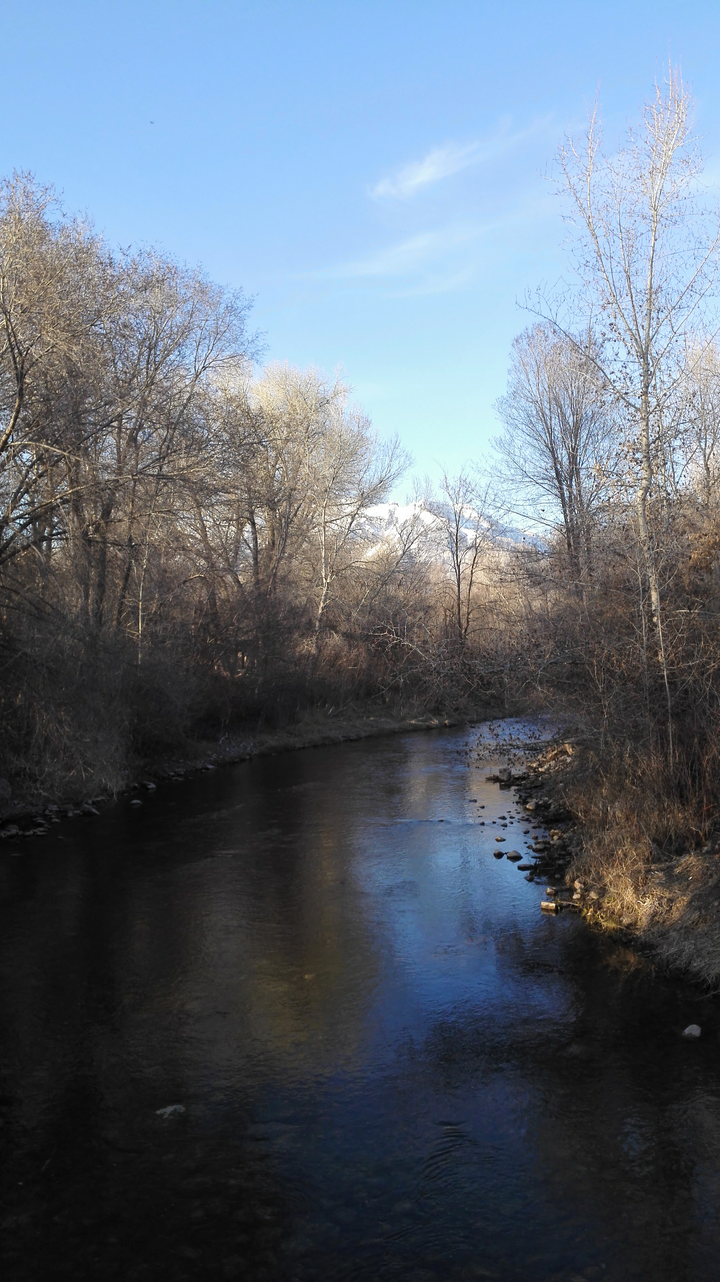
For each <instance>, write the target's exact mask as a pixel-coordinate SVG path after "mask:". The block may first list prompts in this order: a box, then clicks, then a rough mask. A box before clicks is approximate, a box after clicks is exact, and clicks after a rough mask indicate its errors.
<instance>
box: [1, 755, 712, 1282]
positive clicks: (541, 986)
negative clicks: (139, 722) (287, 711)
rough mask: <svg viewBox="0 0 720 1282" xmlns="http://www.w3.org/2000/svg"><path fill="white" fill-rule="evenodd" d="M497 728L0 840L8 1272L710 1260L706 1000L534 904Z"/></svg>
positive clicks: (394, 1271) (207, 784)
mask: <svg viewBox="0 0 720 1282" xmlns="http://www.w3.org/2000/svg"><path fill="white" fill-rule="evenodd" d="M476 738H477V732H476V731H472V730H462V731H448V732H438V733H431V734H414V735H407V736H398V737H394V738H386V739H378V740H366V741H364V742H361V743H355V744H348V745H345V746H343V747H340V748H324V749H319V750H313V751H305V752H296V753H294V754H288V755H283V756H277V757H271V758H263V759H257V760H255V761H251V762H247V763H245V764H242V765H239V766H235V767H229V768H225V769H222V770H217V771H215V772H214V773H212V774H206V775H201V776H198V777H196V778H193V779H191V780H189V781H188V780H186V781H185V782H183V783H176V784H163V785H162V786H160V787H159V788H158V790H157V792H155V793H152V794H150V793H142V794H140V795H141V796H142V799H143V805H142V807H132V806H131V805H130V803H129V800H123V801H121V802H120V803H119V804H118V805H116V806H114V807H110V808H109V809H108V810H106V811H105V812H104V814H103V815H101V816H100V817H99V818H95V819H87V820H84V819H83V820H75V821H73V822H72V823H66V824H63V825H59V826H56V827H54V828H53V829H52V830H51V832H50V834H49V835H48V836H47V837H37V838H35V839H34V840H33V841H26V842H24V843H23V844H22V845H19V844H17V843H16V844H15V851H13V850H10V849H8V847H9V846H13V843H12V842H7V841H6V842H5V843H4V846H3V848H2V850H1V851H0V893H1V896H2V908H1V919H0V931H1V933H0V963H1V966H2V972H1V978H0V1018H1V1020H2V1060H1V1061H0V1119H1V1121H2V1129H0V1144H1V1145H2V1152H3V1167H2V1170H3V1175H2V1189H1V1193H2V1206H1V1208H0V1222H1V1224H2V1229H1V1231H0V1232H1V1236H0V1250H1V1251H2V1259H3V1260H4V1261H5V1272H4V1276H5V1277H6V1278H7V1279H8V1282H10V1280H11V1279H12V1282H44V1280H45V1279H54V1278H65V1277H67V1278H69V1279H72V1280H73V1282H77V1280H78V1279H93V1280H94V1279H107V1278H109V1279H115V1278H116V1279H121V1280H122V1282H126V1280H132V1279H151V1280H154V1279H168V1282H169V1280H170V1279H172V1282H183V1280H185V1279H188V1280H193V1282H194V1280H195V1279H200V1278H203V1279H205V1278H210V1279H212V1278H217V1279H233V1278H247V1279H252V1282H262V1279H268V1280H274V1279H278V1280H283V1282H285V1280H287V1282H292V1280H293V1279H295V1280H297V1282H306V1280H307V1282H309V1280H310V1279H317V1280H318V1282H326V1280H332V1279H338V1280H340V1279H342V1280H347V1282H349V1280H350V1279H358V1280H359V1279H363V1280H364V1279H368V1280H370V1279H373V1280H374V1279H379V1280H383V1279H401V1280H402V1282H405V1280H409V1282H432V1279H465V1278H468V1279H473V1278H481V1279H483V1278H498V1279H503V1280H507V1282H543V1280H544V1279H562V1280H563V1282H570V1280H571V1279H575V1280H577V1279H592V1278H602V1279H617V1280H618V1282H625V1280H626V1279H643V1280H644V1279H647V1280H648V1282H665V1280H667V1282H680V1280H682V1279H686V1278H687V1279H715V1278H718V1277H720V1253H719V1252H720V1229H719V1228H718V1223H717V1211H718V1206H719V1204H720V1179H719V1171H720V1021H719V1020H718V1018H717V1014H716V1005H715V1001H714V1000H713V998H711V997H702V996H701V995H700V994H698V993H697V992H696V991H694V990H693V989H692V988H690V987H685V986H683V985H681V984H674V983H670V982H668V981H665V980H661V979H659V978H658V977H656V976H653V974H652V970H651V968H650V967H649V965H648V964H647V962H643V961H642V959H640V958H638V957H636V956H635V955H634V954H633V953H632V952H631V951H630V950H628V949H627V948H624V947H622V946H621V945H613V944H612V943H608V942H607V941H605V940H602V939H601V938H599V937H598V936H596V935H595V934H593V933H592V932H591V931H590V930H589V929H588V928H587V927H586V926H585V925H584V923H583V922H582V921H581V920H579V919H578V918H577V917H574V916H571V915H570V914H563V915H561V916H560V917H544V916H543V915H542V914H541V913H540V907H539V905H540V899H541V898H542V897H543V891H544V886H543V885H542V884H533V883H532V882H528V880H527V879H526V877H525V876H524V874H523V873H522V872H520V871H518V869H517V867H516V866H514V865H512V864H511V863H508V862H507V860H506V859H501V860H498V859H495V858H493V852H494V851H496V850H498V848H504V849H509V848H510V847H511V846H514V847H515V848H516V849H518V850H521V851H523V850H524V845H523V842H524V841H525V840H528V839H527V838H525V837H524V836H523V829H524V828H525V827H527V826H528V825H527V824H526V823H525V822H524V820H523V819H522V816H521V811H520V809H519V807H518V805H517V803H516V801H515V799H514V795H513V794H512V793H508V792H501V791H500V790H499V789H498V788H497V786H496V785H494V784H490V783H487V782H485V775H486V774H487V773H488V763H487V761H484V762H483V763H482V764H478V763H477V762H476V761H475V759H474V756H473V757H468V754H467V749H468V747H469V746H470V745H472V743H473V742H474V741H475V739H476ZM500 816H504V818H503V819H501V818H500ZM493 821H494V823H493ZM503 823H505V824H507V828H503V827H502V824H503ZM496 836H504V837H505V839H506V840H505V842H504V843H497V842H496V841H495V837H496ZM16 852H17V853H16ZM691 1022H693V1023H699V1024H701V1025H702V1028H703V1037H702V1038H701V1040H700V1041H699V1042H696V1043H690V1042H687V1041H683V1040H682V1038H681V1037H680V1033H681V1031H682V1029H683V1027H684V1026H685V1025H686V1024H689V1023H691ZM167 1110H171V1111H169V1112H168V1111H167Z"/></svg>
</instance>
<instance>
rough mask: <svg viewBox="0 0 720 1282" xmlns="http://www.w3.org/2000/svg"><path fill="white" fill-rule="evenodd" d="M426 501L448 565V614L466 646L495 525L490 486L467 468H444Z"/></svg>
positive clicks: (443, 556) (459, 638)
mask: <svg viewBox="0 0 720 1282" xmlns="http://www.w3.org/2000/svg"><path fill="white" fill-rule="evenodd" d="M426 505H427V508H428V510H429V511H430V512H432V514H433V516H434V517H435V521H436V526H435V533H436V537H437V542H438V549H439V552H440V556H441V557H442V558H443V560H445V561H446V563H447V565H448V569H449V574H450V582H451V601H452V604H451V606H450V608H449V610H448V615H449V618H450V620H451V628H452V632H453V634H454V636H455V639H456V641H457V644H458V645H459V646H460V648H463V647H464V646H465V644H466V642H467V639H468V633H469V631H470V625H471V623H472V619H473V615H474V613H475V608H476V592H477V587H478V574H479V570H480V566H481V563H482V556H483V553H484V552H485V551H486V550H487V548H488V547H489V545H490V543H491V541H492V536H493V531H494V527H495V522H494V521H493V518H492V517H491V515H490V502H489V487H488V485H487V484H484V483H483V482H482V481H481V480H480V478H479V476H478V475H477V474H475V473H473V472H472V471H470V470H469V469H467V468H463V469H462V470H461V471H460V472H459V473H458V474H457V476H450V475H449V474H448V473H447V472H443V473H442V479H441V482H440V492H439V494H438V495H437V497H431V498H428V499H427V501H426Z"/></svg>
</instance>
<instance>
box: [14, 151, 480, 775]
mask: <svg viewBox="0 0 720 1282" xmlns="http://www.w3.org/2000/svg"><path fill="white" fill-rule="evenodd" d="M259 354H260V343H259V340H258V337H257V336H256V335H254V334H253V332H252V330H251V328H250V304H249V301H248V299H247V298H246V297H245V296H244V295H243V294H242V292H230V291H228V290H225V289H222V288H220V287H219V286H217V285H215V284H214V283H212V282H211V281H209V280H208V279H207V278H206V277H205V276H204V275H203V274H202V272H200V271H198V270H191V269H188V268H185V267H183V266H180V265H179V264H177V263H176V262H174V261H173V260H172V259H170V258H169V257H168V256H166V255H163V254H160V253H157V252H155V251H152V250H143V251H133V250H129V251H123V252H117V251H112V250H111V249H110V248H109V247H108V246H107V244H106V243H105V242H104V241H103V239H102V238H101V237H99V236H98V235H97V234H96V233H95V232H94V231H93V229H92V227H91V226H90V225H89V224H88V223H87V222H86V221H84V220H82V219H78V218H73V217H70V216H68V215H67V214H66V213H65V212H64V211H63V209H62V208H61V207H60V205H59V203H58V201H57V198H56V196H55V194H54V192H53V191H52V189H49V188H44V187H42V186H40V185H39V184H38V183H36V182H35V181H34V180H33V179H32V177H31V176H28V175H23V174H16V175H14V176H13V177H12V178H11V179H10V180H8V181H6V182H5V183H4V184H3V186H2V189H1V190H0V423H1V424H2V426H1V427H0V629H1V631H0V664H1V665H2V673H3V678H2V686H1V689H0V711H1V713H2V719H3V726H4V734H3V737H2V747H1V748H0V757H1V758H2V759H1V760H0V774H2V775H3V776H8V777H9V778H11V779H12V781H13V787H14V788H15V790H16V791H17V789H18V788H19V790H20V791H21V792H22V791H24V792H26V793H28V794H29V795H38V796H48V795H54V794H55V793H57V792H58V791H62V790H63V789H64V790H66V791H67V790H70V791H73V790H75V791H76V792H77V791H80V792H82V791H84V792H85V793H86V794H87V791H88V789H90V790H92V789H93V788H94V789H95V790H100V789H101V788H105V787H117V786H119V784H120V782H121V781H122V778H123V777H124V773H125V772H126V770H127V768H128V763H129V762H131V761H132V760H133V759H135V760H139V759H142V758H143V757H144V756H147V755H148V754H152V753H153V752H160V751H163V750H177V749H178V747H180V746H181V745H182V743H183V741H184V740H185V739H186V738H188V737H192V736H193V735H203V734H207V735H213V736H217V734H218V733H220V732H221V731H222V729H223V728H225V729H227V728H228V727H230V726H234V725H237V724H238V723H251V724H253V725H257V724H265V725H270V726H272V725H277V724H282V723H283V722H285V721H287V720H290V719H292V718H293V717H296V716H297V715H299V714H301V713H302V712H303V711H304V710H306V709H308V708H311V707H316V706H319V707H321V708H325V709H327V708H331V707H334V708H335V709H338V708H340V709H341V708H343V707H348V706H350V705H352V704H354V703H357V702H358V701H360V702H367V701H368V700H370V701H372V700H376V701H378V702H380V703H382V704H387V703H390V704H392V705H393V706H404V707H409V706H418V705H422V706H424V707H433V708H436V707H441V706H446V705H447V703H448V700H449V701H450V702H453V701H455V702H459V703H460V704H463V703H464V704H467V705H468V706H469V705H470V703H471V702H472V700H473V699H475V698H477V697H478V696H479V695H481V694H482V693H483V692H484V691H486V690H487V689H488V688H489V687H490V686H492V684H493V682H494V681H495V679H496V674H495V668H496V666H497V665H496V664H495V663H493V662H488V659H487V655H486V654H485V649H486V648H487V647H484V648H483V647H481V650H482V653H481V652H480V650H479V649H478V647H477V646H476V645H474V644H473V638H472V636H471V624H473V625H474V623H475V622H476V620H477V618H478V617H479V616H478V611H479V609H480V604H479V601H478V599H477V597H478V593H477V588H478V583H479V559H480V556H481V553H482V552H483V551H486V550H487V549H488V547H489V542H490V534H491V525H490V522H489V521H488V520H486V519H485V518H484V517H481V515H480V513H479V512H478V510H477V502H478V493H479V490H478V482H477V481H476V479H475V478H474V477H473V476H472V475H471V474H470V473H463V474H462V475H461V477H460V478H455V479H453V478H445V481H444V492H443V493H441V494H439V495H437V496H434V497H433V496H432V495H430V494H429V493H427V492H426V493H424V495H423V496H421V497H419V498H418V499H417V501H416V502H414V503H412V504H410V505H409V506H408V507H406V508H405V509H404V510H400V509H397V510H399V511H400V512H401V515H400V518H398V519H396V520H395V521H394V523H391V528H390V529H388V530H381V531H380V535H379V533H378V519H377V513H375V517H373V510H374V509H376V508H377V505H378V504H381V503H382V502H383V501H384V500H385V499H386V498H387V496H388V494H389V493H390V492H391V491H392V489H393V487H394V486H396V484H397V483H398V481H399V479H400V478H401V476H402V475H403V474H404V472H405V471H406V469H407V467H408V463H409V459H408V456H407V455H406V453H405V451H404V450H403V449H402V447H401V446H400V444H399V442H398V441H397V440H394V441H390V442H387V441H383V440H381V439H379V438H378V436H377V434H376V433H375V432H374V430H373V428H372V425H371V424H370V422H369V420H368V419H367V417H366V416H365V415H364V414H363V412H362V411H361V410H360V409H359V408H358V407H356V406H354V405H353V403H352V401H351V398H350V393H349V389H348V388H347V387H346V386H345V385H343V383H342V382H341V381H340V380H339V379H328V378H327V377H325V376H324V375H322V374H321V373H320V372H318V371H317V370H314V369H308V370H299V369H295V368H292V367H290V366H288V365H282V364H274V365H270V366H267V367H265V368H263V367H261V366H260V365H259V363H258V357H259ZM428 517H429V518H430V520H429V523H428ZM495 633H496V634H497V629H495Z"/></svg>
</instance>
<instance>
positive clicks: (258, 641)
mask: <svg viewBox="0 0 720 1282" xmlns="http://www.w3.org/2000/svg"><path fill="white" fill-rule="evenodd" d="M691 111H692V104H691V100H690V96H689V93H688V91H687V88H686V87H685V86H684V85H683V83H682V80H681V78H680V76H679V75H678V74H677V73H676V72H675V71H674V70H672V69H670V70H669V72H668V77H667V80H666V81H665V82H663V83H661V84H659V85H658V86H656V89H655V92H654V94H653V95H652V96H651V98H650V100H649V102H648V104H647V105H646V107H645V109H644V113H643V116H642V119H641V121H640V124H639V126H638V128H637V129H636V130H634V131H632V132H630V134H629V135H628V138H627V141H626V143H625V144H624V146H622V147H620V148H619V149H616V148H609V149H606V148H605V147H604V144H603V139H602V131H601V121H600V114H599V110H597V109H596V111H595V112H594V114H593V115H592V117H591V119H590V120H589V122H588V127H587V130H586V133H585V135H584V136H583V137H582V138H581V139H579V140H567V141H566V143H565V145H564V146H563V147H562V149H561V151H560V154H559V157H558V168H557V173H558V176H559V182H558V186H559V201H560V203H561V207H562V211H563V214H564V217H565V220H566V226H567V233H568V271H567V281H566V283H565V284H563V285H561V286H560V287H559V288H556V289H555V290H554V291H553V292H552V293H545V292H543V291H539V292H538V293H537V294H535V295H532V296H528V299H527V302H526V319H527V324H526V327H525V329H524V331H523V332H522V333H521V334H520V335H519V336H518V338H517V339H516V341H515V343H514V346H513V351H512V354H511V364H510V370H509V376H508V384H507V390H506V394H505V395H504V397H503V398H502V399H501V401H500V402H499V403H498V406H497V412H498V416H499V420H500V423H501V432H500V435H499V436H498V439H497V441H496V443H495V450H494V455H493V458H492V459H491V460H490V461H489V462H487V463H486V464H485V465H484V468H483V469H478V468H477V467H470V466H469V467H467V468H465V469H463V470H462V471H461V472H460V474H459V475H457V476H451V475H447V474H446V475H443V476H441V478H440V480H439V481H438V482H437V483H436V484H435V485H434V487H433V486H431V485H430V484H429V483H426V484H424V485H422V486H418V485H417V483H416V485H415V491H414V498H413V500H412V501H409V502H408V503H406V504H405V505H400V504H398V503H395V502H392V501H390V500H391V499H392V497H393V495H394V494H396V493H397V492H398V486H399V485H400V484H401V483H407V484H409V481H406V482H403V478H404V477H405V476H406V474H407V471H408V467H409V464H410V460H409V458H408V456H407V455H406V453H405V451H404V450H403V448H402V446H401V444H400V443H399V442H398V441H387V440H386V439H384V438H382V437H380V436H379V435H378V434H377V433H376V432H375V431H374V429H373V427H372V425H371V423H370V422H369V420H368V419H367V417H366V416H365V414H364V413H363V411H362V410H361V408H359V407H358V406H356V405H355V404H354V403H353V401H352V397H351V394H350V391H349V389H348V388H347V387H346V386H345V385H344V384H343V383H342V382H341V381H340V380H338V379H335V378H328V377H327V376H325V375H324V374H322V373H321V372H319V371H318V370H315V369H306V370H299V369H295V368H293V367H290V366H288V365H283V364H274V365H269V366H263V365H262V363H261V355H262V352H261V343H260V341H259V339H258V337H257V336H256V335H254V334H253V332H252V329H251V316H250V312H251V309H250V304H249V301H248V300H247V298H246V297H245V296H244V295H243V294H242V293H238V292H235V293H233V292H230V291H228V290H226V289H223V288H221V287H219V286H217V285H215V284H213V283H212V282H211V281H209V280H208V279H207V278H206V277H205V276H204V275H203V274H202V273H201V272H200V271H198V270H194V269H189V268H186V267H184V266H182V265H180V264H178V263H176V262H174V261H173V260H172V259H170V258H168V257H167V256H165V255H163V254H159V253H156V252H154V251H150V250H143V251H133V250H128V251H123V252H119V251H115V250H113V249H111V248H110V247H109V246H108V245H107V244H106V243H105V242H104V241H103V239H102V238H101V237H99V236H98V235H97V234H96V233H95V232H94V230H93V228H92V226H91V225H89V224H88V223H87V222H86V221H84V220H82V219H77V218H73V217H70V216H69V215H67V214H66V213H65V212H64V211H63V210H62V209H61V208H60V206H59V204H58V202H57V200H56V198H55V196H54V194H53V192H52V191H51V190H48V189H44V188H42V187H41V186H39V185H38V184H37V183H36V182H35V181H34V180H33V179H32V178H31V177H29V176H27V175H14V176H13V177H12V178H11V179H10V180H8V181H7V182H6V183H5V184H4V185H3V187H2V190H1V191H0V668H1V671H2V683H1V684H0V716H1V717H2V725H3V735H2V740H1V741H0V777H1V779H2V783H1V785H0V788H1V789H2V790H3V797H2V798H0V802H2V804H4V806H5V808H6V811H7V810H8V809H9V808H11V807H12V805H14V804H15V803H16V801H17V800H18V799H19V798H20V799H22V798H25V799H29V800H31V801H33V802H35V803H37V804H39V803H41V802H42V801H47V800H48V799H55V798H60V797H80V796H85V797H87V796H89V795H90V794H92V793H93V792H95V793H100V792H105V793H112V792H114V791H117V790H118V789H119V788H121V787H122V786H123V785H124V783H125V782H126V781H127V779H128V778H129V777H130V776H131V774H132V772H133V771H134V770H137V769H138V768H139V767H140V765H141V763H142V762H144V761H147V760H148V759H151V758H153V757H157V756H162V755H163V754H169V755H177V754H178V752H181V753H182V752H184V751H186V750H191V749H192V745H193V744H194V743H197V742H205V741H207V740H208V739H211V740H214V741H220V740H221V739H223V737H224V738H225V740H226V741H227V742H232V741H240V740H242V739H243V736H245V738H247V736H248V735H250V736H251V735H252V734H253V733H254V734H257V733H258V732H259V731H262V732H263V733H264V734H266V735H267V734H270V733H273V732H277V733H278V734H279V735H281V736H283V735H284V736H285V737H286V738H287V739H288V741H296V740H297V741H301V740H302V733H301V732H299V731H298V726H299V725H301V724H302V722H303V720H305V721H306V722H307V724H308V725H311V726H312V734H311V735H310V738H311V739H312V741H317V739H318V736H320V737H322V729H321V728H320V729H319V728H318V727H322V723H323V720H324V719H325V720H327V721H329V720H330V719H331V718H334V727H335V728H334V730H333V737H337V736H338V734H341V729H340V730H338V727H341V724H342V720H343V718H346V719H347V721H348V724H351V725H352V727H353V734H356V733H359V732H360V731H359V729H358V726H359V725H360V723H361V722H362V721H363V720H367V722H368V724H369V725H370V728H371V723H372V721H373V720H375V722H376V723H377V724H379V722H380V721H382V723H383V725H384V726H385V727H387V726H388V725H392V724H393V719H395V722H396V723H397V724H401V723H403V722H404V721H407V720H408V719H413V718H416V719H417V718H425V719H426V721H427V720H428V719H429V721H433V720H442V719H445V718H451V719H457V718H462V717H471V716H475V717H478V716H482V715H483V714H484V713H488V714H497V713H499V712H501V711H502V710H503V709H511V710H513V711H519V710H532V709H540V708H542V709H551V710H552V711H553V712H554V713H555V715H556V716H557V717H558V718H559V719H561V720H562V722H563V724H564V727H565V730H564V734H565V737H566V738H567V737H570V738H572V740H573V743H574V745H575V747H576V748H577V749H578V750H577V751H576V752H574V753H573V758H572V760H573V767H572V772H573V773H572V774H571V775H570V776H568V777H567V778H565V780H564V782H563V788H564V790H565V793H566V801H567V803H568V804H569V805H570V806H571V808H572V810H573V812H574V814H575V816H576V820H577V822H578V823H579V824H580V826H581V831H582V835H583V842H584V849H583V853H582V854H581V855H580V856H579V859H578V861H577V863H576V867H575V869H574V870H573V875H574V876H580V877H582V878H583V879H584V880H585V881H587V882H588V884H593V885H594V886H596V887H598V888H599V889H598V898H597V899H596V900H594V901H593V902H594V903H595V904H596V908H595V909H594V910H593V911H594V912H595V913H596V915H597V916H598V917H600V918H601V919H602V920H603V921H604V922H605V923H606V924H612V923H615V924H621V925H625V926H626V927H634V928H638V929H640V930H642V931H643V932H645V933H646V934H648V935H650V934H653V933H654V934H655V935H657V936H658V937H660V936H662V937H663V938H664V939H665V940H666V941H669V940H671V939H672V944H670V943H668V944H667V948H668V949H669V953H668V955H670V953H673V956H674V958H675V961H676V962H677V963H678V964H682V965H683V966H686V967H689V968H690V969H692V968H693V967H694V968H695V971H696V972H697V973H702V974H704V975H705V976H706V977H710V976H712V975H714V974H716V973H720V962H718V961H717V957H718V954H719V952H720V950H719V949H718V948H717V947H716V941H715V934H716V933H717V928H716V926H715V924H714V923H715V915H716V882H717V880H718V871H717V865H716V858H717V857H718V855H717V852H718V838H719V836H720V775H719V766H720V760H719V758H720V640H719V637H720V627H719V625H720V311H719V310H718V292H719V291H718V284H719V283H720V282H719V281H718V265H719V263H720V222H719V220H718V212H717V208H716V207H715V206H714V205H713V202H712V200H711V199H710V195H709V193H708V191H707V190H706V189H705V188H704V187H703V184H702V161H701V157H700V154H699V151H698V149H697V143H696V140H695V138H694V134H693V127H692V119H691ZM523 531H524V533H523ZM683 869H684V872H683ZM678 870H679V871H678ZM678 878H679V880H678ZM680 904H683V905H684V907H682V910H681V909H680V908H679V907H678V905H680ZM698 923H700V925H698ZM683 931H685V934H683ZM700 934H702V936H703V939H704V940H705V941H706V945H707V947H706V948H705V954H703V955H704V956H705V960H704V961H702V962H700V961H699V960H698V958H699V956H700V953H699V951H698V942H697V941H698V938H699V936H700ZM708 941H709V942H708ZM673 950H674V951H673ZM708 957H712V958H714V959H715V960H714V961H709V960H708ZM693 958H694V960H693ZM713 967H714V968H715V969H713Z"/></svg>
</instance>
